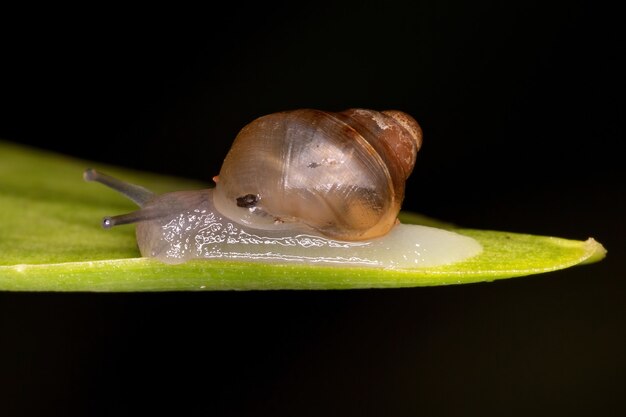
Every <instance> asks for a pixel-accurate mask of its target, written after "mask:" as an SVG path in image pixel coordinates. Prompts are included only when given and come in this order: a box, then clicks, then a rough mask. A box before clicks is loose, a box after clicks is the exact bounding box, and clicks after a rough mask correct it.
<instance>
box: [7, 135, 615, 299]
mask: <svg viewBox="0 0 626 417" xmlns="http://www.w3.org/2000/svg"><path fill="white" fill-rule="evenodd" d="M92 165H94V164H92V163H88V162H85V161H81V160H76V159H72V158H68V157H65V156H61V155H57V154H53V153H48V152H44V151H40V150H35V149H30V148H26V147H22V146H17V145H13V144H10V143H6V142H0V220H1V221H0V290H5V291H6V290H8V291H193V290H257V289H344V288H376V287H378V288H382V287H414V286H430V285H446V284H461V283H470V282H479V281H492V280H495V279H501V278H510V277H517V276H524V275H530V274H537V273H542V272H548V271H554V270H557V269H563V268H567V267H570V266H574V265H578V264H583V263H591V262H596V261H599V260H601V259H602V258H603V257H604V255H605V253H606V251H605V249H604V248H603V247H602V245H601V244H599V243H598V242H596V241H595V240H593V239H588V240H586V241H576V240H567V239H560V238H554V237H545V236H532V235H525V234H516V233H506V232H495V231H484V230H470V229H463V228H456V227H455V226H453V225H451V224H448V223H444V222H440V221H437V220H434V219H430V218H427V217H425V216H421V215H417V214H413V213H402V214H401V220H402V221H403V222H406V223H415V224H424V225H428V226H434V227H440V228H444V229H454V231H455V232H457V233H461V234H464V235H467V236H470V237H473V238H475V239H477V240H478V241H479V242H480V243H481V244H482V245H483V249H484V250H483V252H482V253H481V254H480V255H478V256H475V257H473V258H470V259H468V260H465V261H462V262H459V263H455V264H451V265H446V266H439V267H430V268H419V269H412V270H384V269H375V268H364V267H360V268H358V267H337V266H315V265H293V264H289V265H286V264H259V263H246V262H234V261H217V260H199V261H194V262H188V263H185V264H180V265H166V264H163V263H161V262H159V261H156V260H153V259H147V258H141V257H139V256H140V255H139V251H138V249H137V246H136V243H135V236H134V227H131V226H126V227H119V228H116V229H114V230H109V231H104V230H102V228H101V227H100V220H101V219H102V217H103V216H105V215H110V214H116V213H124V212H128V211H131V210H133V209H134V208H135V207H134V206H133V205H132V203H130V202H128V201H127V200H126V199H124V198H122V197H120V196H119V195H118V194H116V193H115V192H113V191H110V190H106V189H103V188H102V187H99V186H96V185H94V184H88V183H85V182H83V180H82V172H83V171H84V169H85V168H87V167H90V166H92ZM97 168H99V169H102V170H103V171H106V172H110V173H111V174H113V175H115V176H118V177H120V178H124V179H126V180H128V181H131V182H135V183H138V184H141V185H144V186H146V187H147V188H149V189H151V190H153V191H155V192H158V193H162V192H167V191H173V190H181V189H193V188H201V187H202V184H199V183H195V182H191V181H188V180H183V179H176V178H168V177H163V176H158V175H153V174H147V173H138V172H133V171H130V170H123V169H120V168H115V167H108V166H103V165H98V166H97Z"/></svg>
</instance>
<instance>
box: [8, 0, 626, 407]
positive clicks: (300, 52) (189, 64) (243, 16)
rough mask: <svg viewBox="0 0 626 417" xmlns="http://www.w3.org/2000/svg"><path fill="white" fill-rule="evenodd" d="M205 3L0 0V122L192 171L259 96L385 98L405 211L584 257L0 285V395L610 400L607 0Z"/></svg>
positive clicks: (617, 253) (615, 153) (614, 112)
mask: <svg viewBox="0 0 626 417" xmlns="http://www.w3.org/2000/svg"><path fill="white" fill-rule="evenodd" d="M205 7H206V6H205ZM220 7H221V8H222V10H217V9H208V10H200V9H198V10H194V9H183V8H182V7H181V8H178V9H176V10H173V9H171V8H163V9H158V8H156V7H155V6H150V7H146V8H145V9H142V10H130V9H129V7H128V6H126V7H120V8H114V7H113V6H110V5H105V4H103V5H102V6H101V8H95V7H93V8H90V9H86V8H80V7H68V8H66V9H63V8H61V7H60V6H55V7H54V8H49V9H40V8H37V9H35V8H34V9H33V10H27V11H15V10H6V11H3V12H2V13H1V14H0V20H1V24H0V26H1V27H2V29H1V31H2V32H1V33H0V34H1V38H0V46H1V48H2V50H1V57H0V138H3V139H5V140H11V141H14V142H19V143H23V144H29V145H33V146H38V147H42V148H45V149H49V150H55V151H59V152H62V153H66V154H69V155H74V156H78V157H82V158H86V159H91V160H95V161H99V162H104V163H111V164H118V165H122V166H127V167H131V168H136V169H141V170H148V171H155V172H160V173H166V174H173V175H178V176H184V177H189V178H195V179H199V180H203V181H206V182H208V181H209V180H210V178H211V177H212V176H213V175H215V174H217V172H218V171H219V167H220V164H221V161H222V159H223V157H224V156H225V154H226V152H227V150H228V147H229V145H230V143H231V141H232V139H233V138H234V137H235V135H236V134H237V132H238V131H239V129H240V128H241V127H242V126H244V125H245V124H246V123H248V122H250V121H251V120H252V119H254V118H256V117H259V116H261V115H264V114H267V113H271V112H275V111H280V110H286V109H292V108H302V107H311V108H320V109H326V110H342V109H345V108H349V107H364V108H374V109H386V108H395V109H401V110H404V111H406V112H408V113H410V114H412V115H413V116H414V117H415V118H416V119H417V120H418V121H419V122H420V123H421V125H422V127H423V129H424V133H425V144H424V147H423V149H422V151H421V152H420V154H419V156H418V164H417V167H416V169H415V171H414V174H413V176H412V177H411V178H410V180H409V182H408V184H407V198H406V201H405V204H404V207H405V209H408V210H412V211H417V212H421V213H424V214H427V215H430V216H433V217H437V218H441V219H445V220H448V221H452V222H455V223H458V224H462V225H464V226H468V227H474V228H483V229H498V230H509V231H514V232H527V233H535V234H543V235H555V236H561V237H566V238H574V239H586V238H587V237H589V236H593V237H595V238H596V239H597V240H599V241H601V242H602V243H604V244H605V246H606V247H607V249H608V250H609V254H608V257H607V259H605V260H604V261H602V262H601V263H599V264H594V265H590V266H584V267H579V268H574V269H569V270H565V271H559V272H554V273H550V274H545V275H538V276H533V277H528V278H522V279H513V280H505V281H498V282H494V283H485V284H473V285H464V286H452V287H436V288H414V289H394V290H354V291H339V292H333V291H301V292H290V291H274V292H226V293H197V294H196V293H162V294H51V293H44V294H28V293H15V294H12V293H0V414H2V415H7V416H9V415H10V416H21V415H24V416H26V415H65V416H68V415H110V416H120V415H136V414H138V413H148V412H155V411H164V412H167V413H177V414H180V415H229V416H230V415H232V416H237V415H255V416H256V415H275V416H277V415H292V416H293V415H299V416H319V415H359V416H369V415H371V416H378V415H390V416H409V415H410V416H415V415H428V416H437V415H440V416H452V415H480V416H492V415H493V416H496V415H497V416H500V415H511V416H512V415H515V416H517V415H519V416H529V415H551V416H554V415H568V416H579V415H580V416H583V415H594V416H597V415H601V416H608V415H624V413H626V399H625V398H624V392H626V383H625V378H626V319H625V318H626V307H625V294H626V284H625V282H624V279H625V278H626V277H625V276H624V271H625V269H624V260H623V256H624V249H625V248H624V243H623V236H624V232H625V230H624V220H623V218H624V211H625V210H624V209H625V206H626V204H625V198H624V196H625V193H624V191H625V190H624V185H623V181H622V176H623V169H622V165H623V161H622V160H623V153H622V152H621V151H620V150H619V149H621V146H620V145H621V142H622V141H623V139H624V127H623V126H624V125H623V121H624V117H623V116H624V92H625V91H624V74H625V71H624V69H625V68H624V66H623V65H622V64H621V58H622V57H623V55H624V47H623V45H624V43H623V39H622V35H623V33H622V32H623V29H622V26H623V22H622V20H621V18H620V15H619V13H617V11H616V10H613V9H611V8H608V7H607V6H605V5H603V4H601V2H580V1H578V2H576V1H574V2H567V3H564V4H558V3H555V2H539V1H538V2H532V1H523V2H503V3H502V4H501V3H499V2H488V1H479V2H461V1H445V2H443V1H429V2H406V3H400V2H380V3H377V4H369V3H366V2H353V3H346V2H341V3H338V4H330V3H328V4H327V3H297V4H296V3H279V2H274V3H271V4H269V5H268V4H256V5H252V6H250V5H248V6H246V5H242V4H235V3H233V4H226V5H220Z"/></svg>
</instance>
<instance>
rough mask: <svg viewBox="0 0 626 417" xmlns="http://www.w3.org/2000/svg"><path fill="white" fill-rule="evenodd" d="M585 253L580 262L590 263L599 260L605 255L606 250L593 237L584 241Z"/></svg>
mask: <svg viewBox="0 0 626 417" xmlns="http://www.w3.org/2000/svg"><path fill="white" fill-rule="evenodd" d="M583 245H584V248H585V253H586V254H587V257H586V258H585V259H584V260H583V261H582V262H581V264H591V263H594V262H599V261H601V260H602V259H604V258H605V257H606V253H607V250H606V249H605V248H604V246H602V244H601V243H600V242H598V241H597V240H595V239H594V238H592V237H590V238H588V239H587V240H586V241H585V242H584V243H583Z"/></svg>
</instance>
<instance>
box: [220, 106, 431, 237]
mask: <svg viewBox="0 0 626 417" xmlns="http://www.w3.org/2000/svg"><path fill="white" fill-rule="evenodd" d="M421 143H422V131H421V129H420V127H419V125H418V124H417V122H416V121H415V120H414V119H413V118H412V117H411V116H409V115H408V114H406V113H403V112H400V111H395V110H390V111H383V112H378V111H375V110H365V109H349V110H345V111H342V112H337V113H333V112H327V111H320V110H313V109H301V110H293V111H285V112H280V113H274V114H270V115H267V116H263V117H260V118H258V119H256V120H254V121H253V122H251V123H250V124H248V125H247V126H245V127H244V128H243V129H242V130H241V132H240V133H239V134H238V135H237V137H236V139H235V141H234V143H233V145H232V147H231V150H230V151H229V153H228V155H227V156H226V158H225V160H224V164H223V165H222V168H221V171H220V174H219V181H218V182H217V186H216V189H215V205H216V207H217V208H218V209H219V210H220V211H221V212H222V213H225V214H226V215H227V216H229V217H231V218H233V219H235V220H239V221H241V222H242V223H244V224H255V225H256V226H257V227H259V225H261V226H260V227H263V226H262V225H263V224H266V225H267V227H271V226H270V225H276V224H280V223H284V224H289V223H294V222H298V223H302V224H304V225H307V226H308V227H310V228H312V229H315V230H317V231H319V232H320V233H322V234H323V235H325V236H328V237H331V238H334V239H340V240H363V239H370V238H374V237H377V236H381V235H384V234H386V233H387V232H388V231H389V230H390V229H391V228H392V227H393V225H394V224H395V223H396V218H397V215H398V212H399V211H400V207H401V205H402V200H403V199H404V186H405V181H406V179H407V178H408V176H409V175H410V174H411V171H412V170H413V166H414V165H415V157H416V154H417V151H418V150H419V148H420V146H421ZM272 227H273V226H272Z"/></svg>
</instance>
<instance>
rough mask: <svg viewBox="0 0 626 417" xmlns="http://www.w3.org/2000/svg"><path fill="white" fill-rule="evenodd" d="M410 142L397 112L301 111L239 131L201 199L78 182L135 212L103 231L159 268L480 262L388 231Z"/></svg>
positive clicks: (456, 243) (454, 241)
mask: <svg viewBox="0 0 626 417" xmlns="http://www.w3.org/2000/svg"><path fill="white" fill-rule="evenodd" d="M421 142H422V135H421V129H420V127H419V125H418V124H417V122H415V120H413V118H411V117H410V116H409V115H407V114H405V113H402V112H399V111H385V112H377V111H373V110H365V109H350V110H346V111H344V112H338V113H332V112H323V111H319V110H312V109H303V110H294V111H288V112H281V113H275V114H271V115H268V116H264V117H261V118H259V119H256V120H254V121H253V122H251V123H250V124H248V125H247V126H245V127H244V128H243V129H242V130H241V132H240V133H239V134H238V135H237V137H236V139H235V141H234V143H233V145H232V147H231V150H230V151H229V153H228V155H227V156H226V158H225V160H224V163H223V165H222V168H221V170H220V173H219V176H218V177H216V187H215V188H213V189H207V190H197V191H179V192H174V193H168V194H163V195H160V196H155V195H154V194H152V193H151V192H150V191H148V190H146V189H145V188H143V187H140V186H136V185H133V184H128V183H125V182H123V181H120V180H117V179H115V178H112V177H109V176H108V175H105V174H101V173H99V172H97V171H94V170H87V171H86V172H85V174H84V178H85V179H86V180H88V181H97V182H101V183H103V184H105V185H107V186H109V187H111V188H113V189H116V190H117V191H119V192H121V193H122V194H124V195H126V196H127V197H129V198H130V199H132V200H133V201H134V202H135V203H137V204H138V205H139V206H140V207H141V209H140V210H138V211H136V212H133V213H129V214H125V215H120V216H114V217H107V218H105V219H104V221H103V225H104V227H106V228H108V227H112V226H115V225H118V224H127V223H137V231H136V233H137V244H138V246H139V249H140V251H141V253H142V256H146V257H154V258H157V259H160V260H162V261H164V262H167V263H181V262H185V261H188V260H192V259H198V258H202V259H215V258H218V259H239V260H250V261H255V260H257V261H258V260H263V261H280V262H304V263H320V264H349V265H361V266H382V267H389V268H406V267H408V268H411V267H416V266H431V265H433V264H435V265H437V264H446V263H451V262H455V261H457V260H459V259H463V258H465V257H468V256H472V255H474V254H476V253H478V252H480V245H479V244H478V243H477V242H476V241H474V240H473V239H470V238H467V237H465V236H461V235H458V234H456V233H452V232H449V231H444V230H439V229H434V228H429V227H424V226H412V225H400V224H397V223H398V221H397V215H398V212H399V211H400V207H401V204H402V200H403V198H404V184H405V181H406V179H407V178H408V176H409V175H410V173H411V171H412V170H413V166H414V164H415V157H416V154H417V151H418V150H419V148H420V146H421ZM451 247H457V248H460V249H458V250H453V251H451V250H450V248H451Z"/></svg>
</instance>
